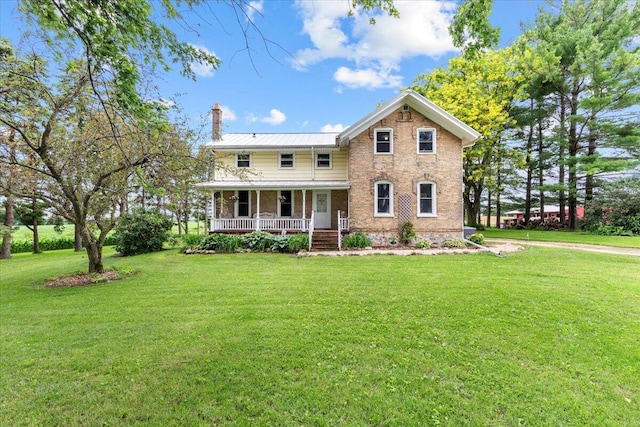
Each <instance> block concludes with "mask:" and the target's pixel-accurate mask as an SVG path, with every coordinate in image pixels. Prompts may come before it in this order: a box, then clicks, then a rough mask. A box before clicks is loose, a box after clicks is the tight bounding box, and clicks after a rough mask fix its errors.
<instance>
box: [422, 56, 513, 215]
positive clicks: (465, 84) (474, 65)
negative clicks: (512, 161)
mask: <svg viewBox="0 0 640 427" xmlns="http://www.w3.org/2000/svg"><path fill="white" fill-rule="evenodd" d="M516 71H517V70H516V65H515V61H514V59H513V51H512V50H511V49H506V50H498V51H489V52H485V53H483V54H482V55H476V56H474V57H457V58H454V59H452V60H451V61H449V65H448V66H447V67H446V68H437V69H435V70H433V71H432V72H431V73H428V74H423V75H420V76H418V77H417V78H416V79H415V81H414V85H413V87H412V88H413V89H414V90H416V91H417V92H419V93H421V94H423V95H425V96H426V97H427V98H429V99H430V100H432V101H434V102H435V103H437V104H438V105H441V106H443V107H444V108H446V109H447V111H449V112H450V113H451V114H453V115H454V116H456V117H458V118H459V119H460V120H462V121H463V122H465V123H467V124H468V125H469V126H471V127H472V128H474V129H476V130H477V131H478V132H480V133H481V134H482V136H483V137H482V139H480V140H479V141H476V144H475V145H474V146H473V147H471V148H469V149H466V150H465V151H464V177H463V179H464V204H465V212H466V219H467V223H469V224H476V223H477V220H478V216H479V212H480V208H481V201H482V193H483V191H484V190H485V189H486V188H487V185H494V182H493V181H494V179H495V178H496V176H495V174H494V172H495V165H496V164H497V163H501V162H502V158H498V157H497V156H499V155H500V154H503V153H506V150H505V149H504V148H503V147H502V145H503V143H504V135H505V131H506V130H507V128H508V127H509V126H510V125H511V123H512V119H511V117H510V115H509V112H510V109H511V108H512V106H513V104H514V102H515V101H516V100H517V99H519V98H520V97H521V96H522V94H521V90H520V89H521V77H520V76H519V74H518V73H517V72H516Z"/></svg>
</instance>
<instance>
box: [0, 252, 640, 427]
mask: <svg viewBox="0 0 640 427" xmlns="http://www.w3.org/2000/svg"><path fill="white" fill-rule="evenodd" d="M112 254H113V252H112V250H111V249H108V250H106V252H105V255H106V256H105V263H106V265H107V266H108V267H118V268H126V269H133V270H137V271H138V273H137V274H135V275H134V276H130V277H127V278H125V279H123V280H120V281H117V282H112V283H107V284H97V285H92V286H87V287H81V288H67V289H47V288H44V287H43V286H42V281H43V279H45V278H50V277H55V276H59V275H62V274H66V273H70V272H74V271H83V270H84V269H85V268H86V258H85V256H84V255H83V254H78V253H73V252H72V251H54V252H48V253H44V254H40V255H32V254H19V255H15V256H14V257H13V258H12V259H11V260H2V261H0V298H1V302H2V304H1V306H0V354H1V355H2V357H0V372H1V376H0V420H3V422H2V424H4V425H12V426H13V425H65V426H85V425H110V426H119V425H142V426H146V425H148V426H158V425H163V426H168V425H180V426H183V425H185V426H186V425H189V426H198V425H202V426H209V425H228V426H249V425H251V426H274V425H278V426H301V425H309V426H311V425H318V426H338V425H344V426H383V425H384V426H425V425H448V426H460V425H492V426H517V425H530V426H558V425H563V426H632V425H637V420H639V419H640V400H639V396H640V352H639V351H638V349H639V348H640V282H639V281H638V277H640V262H638V260H637V259H635V258H634V257H628V256H626V257H625V256H615V255H606V254H594V253H584V252H580V251H564V250H563V251H559V250H555V249H548V248H537V247H533V248H530V249H528V250H527V251H523V252H518V253H514V254H510V255H508V256H507V257H505V258H497V257H495V256H493V255H491V254H487V253H478V254H471V255H443V256H410V257H393V256H369V257H344V258H324V257H317V258H296V257H292V256H289V255H279V254H230V255H215V256H195V255H194V256H183V255H179V254H177V253H175V252H173V251H165V252H161V253H156V254H149V255H144V256H137V257H131V258H115V257H111V256H110V255H112Z"/></svg>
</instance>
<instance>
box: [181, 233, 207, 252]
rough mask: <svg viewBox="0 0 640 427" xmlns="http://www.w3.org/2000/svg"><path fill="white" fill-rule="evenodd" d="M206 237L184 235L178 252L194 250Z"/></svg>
mask: <svg viewBox="0 0 640 427" xmlns="http://www.w3.org/2000/svg"><path fill="white" fill-rule="evenodd" d="M206 237H207V236H206V235H204V234H184V235H183V236H182V243H181V245H180V251H182V252H184V251H186V250H187V249H196V248H197V247H198V246H200V244H201V243H202V242H203V241H204V239H205V238H206Z"/></svg>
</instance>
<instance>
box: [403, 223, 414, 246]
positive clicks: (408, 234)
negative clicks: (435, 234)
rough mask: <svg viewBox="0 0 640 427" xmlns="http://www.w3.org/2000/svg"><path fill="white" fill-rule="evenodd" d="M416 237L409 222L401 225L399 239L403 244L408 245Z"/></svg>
mask: <svg viewBox="0 0 640 427" xmlns="http://www.w3.org/2000/svg"><path fill="white" fill-rule="evenodd" d="M415 237H416V232H415V230H414V229H413V223H412V222H411V221H407V222H405V223H404V224H402V227H401V228H400V238H401V239H402V242H403V243H410V242H411V241H412V240H413V239H414V238H415Z"/></svg>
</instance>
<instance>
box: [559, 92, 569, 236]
mask: <svg viewBox="0 0 640 427" xmlns="http://www.w3.org/2000/svg"><path fill="white" fill-rule="evenodd" d="M565 109H566V107H565V100H564V96H560V138H559V140H560V144H559V147H558V184H560V192H559V194H558V204H559V205H560V212H559V214H560V223H561V224H564V223H566V221H567V220H566V218H565V216H566V215H565V210H566V195H565V192H564V185H565V177H564V175H565V167H564V166H565V165H564V150H565V147H566V144H565V140H564V133H565V132H564V131H565V121H566V111H565Z"/></svg>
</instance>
